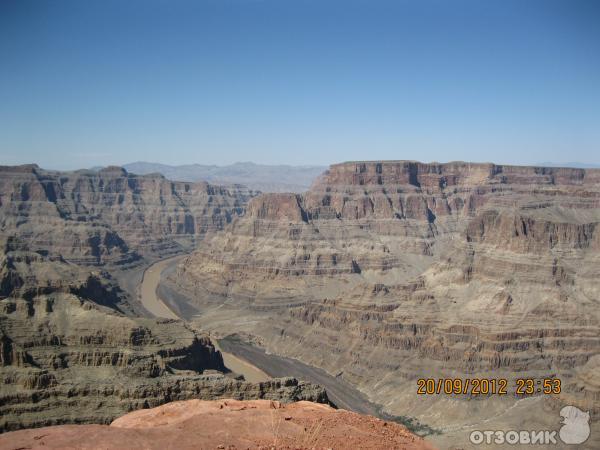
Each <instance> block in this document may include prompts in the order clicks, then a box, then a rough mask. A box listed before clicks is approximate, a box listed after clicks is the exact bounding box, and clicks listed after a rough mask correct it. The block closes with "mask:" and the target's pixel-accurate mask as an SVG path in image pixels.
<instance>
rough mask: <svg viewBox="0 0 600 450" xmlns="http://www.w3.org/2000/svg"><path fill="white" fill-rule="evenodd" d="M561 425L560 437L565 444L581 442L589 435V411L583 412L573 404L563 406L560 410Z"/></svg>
mask: <svg viewBox="0 0 600 450" xmlns="http://www.w3.org/2000/svg"><path fill="white" fill-rule="evenodd" d="M560 415H561V417H563V421H562V423H563V426H562V428H561V429H560V432H559V436H560V439H561V440H562V441H563V442H564V443H565V444H582V443H584V442H585V441H587V438H588V437H590V425H589V423H588V422H589V420H590V413H589V412H583V411H582V410H580V409H579V408H576V407H575V406H565V407H564V408H563V409H561V410H560Z"/></svg>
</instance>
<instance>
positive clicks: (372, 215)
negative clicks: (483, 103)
mask: <svg viewBox="0 0 600 450" xmlns="http://www.w3.org/2000/svg"><path fill="white" fill-rule="evenodd" d="M599 223H600V170H594V169H585V170H584V169H572V168H544V167H518V166H501V165H495V164H473V163H463V162H455V163H447V164H436V163H432V164H424V163H418V162H412V161H384V162H351V163H342V164H336V165H333V166H331V168H330V169H329V171H327V172H326V173H325V174H324V175H323V176H322V177H321V178H320V179H318V180H317V181H316V182H315V183H314V185H313V186H312V188H311V189H310V190H309V191H308V192H306V193H304V194H302V195H298V194H265V195H261V196H259V197H256V198H254V199H252V200H251V201H250V203H249V205H248V213H247V214H246V215H245V216H243V217H240V218H237V219H235V220H234V221H232V223H231V224H230V225H228V226H227V227H226V230H225V232H223V233H219V234H217V235H215V236H211V237H210V238H209V239H207V240H205V241H204V242H202V244H201V245H200V246H199V247H198V249H197V250H196V252H195V253H194V254H193V255H192V256H190V257H189V258H188V259H187V260H186V261H184V262H183V263H182V264H181V265H180V266H179V269H178V272H177V274H176V275H174V276H172V277H171V279H170V284H171V286H172V287H176V288H177V289H179V290H180V292H183V291H185V292H186V293H187V297H188V299H189V303H190V304H191V305H192V306H193V305H196V307H197V308H198V310H202V313H203V316H202V317H200V318H199V324H201V326H204V327H207V329H210V328H211V326H214V327H215V328H218V330H219V332H221V333H234V332H237V333H242V334H244V333H245V334H246V335H248V336H250V337H251V339H253V341H254V342H256V343H259V344H261V345H263V346H264V347H266V348H267V350H269V351H272V352H276V353H280V354H282V355H285V356H291V357H295V358H299V359H300V360H302V361H303V362H305V363H309V364H313V365H317V366H320V367H323V368H324V369H326V370H327V371H328V372H329V373H331V374H338V375H340V376H342V377H343V378H344V379H345V380H347V381H349V382H351V383H352V384H354V385H356V386H358V387H359V388H360V389H361V390H363V391H364V392H365V393H367V394H368V395H369V397H370V398H371V399H372V400H374V401H376V402H378V403H380V404H382V405H384V407H385V409H386V410H387V411H389V412H391V413H395V414H404V415H416V416H417V418H418V419H419V420H420V421H422V422H424V423H427V424H430V425H432V426H434V427H439V428H441V429H446V430H447V432H451V430H452V429H457V428H460V427H463V426H466V425H469V424H471V425H472V424H473V423H476V422H477V421H478V420H485V419H486V417H490V416H492V415H498V416H502V411H506V410H507V409H508V408H510V406H511V405H513V404H516V402H518V400H519V398H518V397H515V396H514V395H510V396H506V397H498V396H495V397H494V396H492V397H490V398H487V397H486V398H485V399H484V398H482V397H474V398H473V400H479V401H475V402H473V401H471V402H469V403H468V404H465V403H461V402H464V399H463V398H458V397H447V396H446V397H444V396H417V395H416V394H415V392H416V380H417V378H422V377H428V376H435V377H436V378H439V377H451V378H462V379H465V378H473V377H474V376H478V377H482V376H487V377H490V378H499V377H506V378H508V379H509V380H511V382H512V381H514V379H515V378H516V377H529V376H532V377H537V378H539V377H555V376H558V377H560V378H561V379H562V380H563V392H562V394H561V395H560V396H558V397H552V396H547V397H543V396H537V395H536V396H534V398H532V399H531V400H532V402H531V404H532V405H533V404H537V405H538V408H540V407H541V406H539V405H543V408H546V410H547V411H549V413H548V414H549V415H548V417H551V418H552V420H553V418H554V416H553V414H554V412H555V411H556V408H558V406H559V405H560V404H564V403H569V404H574V405H577V406H579V407H581V408H582V409H585V410H590V411H591V412H592V415H594V414H598V413H600V389H599V387H600V386H599V385H598V383H597V382H590V380H592V379H593V378H594V376H593V375H592V373H593V371H594V370H595V369H594V367H596V366H597V361H598V358H599V353H600V332H599V330H600V327H599V324H600V309H599V308H598V301H599V300H598V298H599V294H600V286H599V285H598V283H597V281H596V280H598V278H599V277H600V264H599V263H600V251H599V250H600V228H599ZM225 299H227V300H228V301H227V303H226V304H224V300H225ZM217 308H218V309H217ZM241 316H243V317H245V318H247V320H245V321H243V322H241V321H240V320H238V319H237V318H238V317H241ZM211 324H212V325H211ZM511 390H512V392H513V393H514V387H513V385H512V384H511ZM450 405H454V406H452V407H451V406H450ZM465 405H468V406H465ZM448 408H451V411H452V412H449V411H450V410H448ZM441 409H443V410H444V411H445V412H448V413H447V414H441V415H440V410H441ZM431 411H437V414H432V412H431ZM537 416H539V415H537ZM542 416H543V415H542ZM524 419H528V420H530V421H532V420H533V421H535V420H541V419H539V417H536V414H534V413H532V412H531V411H528V412H527V413H523V415H519V414H515V415H513V416H512V417H503V418H501V419H499V420H504V421H505V422H506V423H509V422H511V421H513V422H515V423H516V424H519V423H522V421H523V420H524ZM520 421H521V422H520Z"/></svg>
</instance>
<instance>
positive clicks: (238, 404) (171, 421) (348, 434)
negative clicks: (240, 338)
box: [0, 400, 433, 450]
mask: <svg viewBox="0 0 600 450" xmlns="http://www.w3.org/2000/svg"><path fill="white" fill-rule="evenodd" d="M0 447H1V448H7V449H8V448H15V449H16V448H31V449H36V448H44V449H61V450H66V449H80V448H88V449H104V450H112V449H129V448H144V449H157V450H158V449H163V448H177V449H182V450H183V449H198V448H203V449H209V448H216V449H247V448H252V449H261V448H262V449H271V448H276V449H313V448H323V449H328V448H330V449H348V448H361V449H406V450H409V449H410V450H416V449H423V450H425V449H432V448H433V447H432V446H431V445H430V444H428V443H426V442H425V441H423V439H421V438H419V437H417V436H414V435H413V434H411V433H409V432H408V431H407V430H406V428H404V427H402V426H401V425H398V424H396V423H393V422H384V421H383V420H379V419H376V418H374V417H370V416H360V415H359V414H355V413H352V412H349V411H344V410H336V409H333V408H331V407H330V406H327V405H321V404H317V403H311V402H305V401H302V402H297V403H292V404H289V405H283V404H281V403H279V402H274V401H268V400H254V401H236V400H219V401H201V400H188V401H185V402H173V403H168V404H166V405H163V406H160V407H158V408H153V409H145V410H140V411H135V412H133V413H130V414H127V415H125V416H123V417H120V418H119V419H117V420H115V421H114V422H113V423H112V424H111V425H110V426H102V425H80V426H77V425H64V426H56V427H47V428H40V429H35V430H23V431H15V432H12V433H6V434H3V435H0Z"/></svg>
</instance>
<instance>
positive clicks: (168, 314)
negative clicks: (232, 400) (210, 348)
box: [138, 255, 271, 382]
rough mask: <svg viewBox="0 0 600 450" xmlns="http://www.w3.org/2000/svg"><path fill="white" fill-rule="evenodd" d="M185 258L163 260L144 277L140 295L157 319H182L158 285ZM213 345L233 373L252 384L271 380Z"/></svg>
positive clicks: (149, 269) (145, 305) (258, 370)
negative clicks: (161, 295)
mask: <svg viewBox="0 0 600 450" xmlns="http://www.w3.org/2000/svg"><path fill="white" fill-rule="evenodd" d="M183 258H185V255H183V256H181V255H180V256H175V257H173V258H168V259H163V260H161V261H158V262H156V263H154V264H152V265H151V266H150V267H148V268H147V269H146V271H145V272H144V276H143V278H142V282H141V284H140V286H139V290H138V293H139V295H140V300H141V302H142V305H143V306H144V308H146V309H147V310H148V311H149V312H150V313H152V314H153V315H154V316H156V317H164V318H167V319H180V317H178V316H177V314H175V313H174V312H173V311H172V310H171V309H170V308H169V307H168V306H167V305H166V303H165V302H163V301H162V300H161V298H160V297H159V296H158V293H157V288H158V284H159V283H160V277H161V274H162V272H163V271H164V270H166V269H167V268H169V267H172V266H174V265H176V264H177V263H179V261H181V259H183ZM213 344H215V347H216V348H217V349H218V350H220V351H221V354H222V355H223V362H224V363H225V367H227V368H228V369H229V370H231V371H232V372H236V373H239V374H242V375H244V378H246V380H248V381H252V382H258V381H265V380H268V379H269V378H271V377H269V375H267V374H266V373H265V372H263V371H262V370H260V369H258V368H257V367H254V366H253V365H252V364H250V363H248V362H246V361H244V360H242V359H240V358H237V357H236V356H234V355H232V354H230V353H227V352H223V351H222V350H221V349H220V348H219V345H218V343H217V342H216V341H215V340H214V339H213Z"/></svg>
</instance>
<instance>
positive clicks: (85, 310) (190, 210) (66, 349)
mask: <svg viewBox="0 0 600 450" xmlns="http://www.w3.org/2000/svg"><path fill="white" fill-rule="evenodd" d="M251 195H252V193H250V192H248V191H247V190H245V189H244V188H242V187H231V188H222V187H218V186H212V185H209V184H206V183H182V182H172V181H169V180H166V179H165V178H164V177H162V176H159V175H147V176H135V175H131V174H128V173H127V172H125V171H124V170H123V169H121V168H118V167H111V168H107V169H103V170H101V171H99V172H92V171H76V172H49V171H45V170H42V169H40V168H39V167H37V166H35V165H30V166H19V167H0V387H1V389H0V432H2V431H6V430H16V429H20V428H24V427H39V426H44V425H52V424H62V423H108V422H110V421H111V420H113V419H114V418H115V417H118V416H119V415H121V414H123V413H125V412H128V411H131V410H134V409H138V408H147V407H152V406H157V405H160V404H163V403H165V402H168V401H172V400H185V399H190V398H203V399H214V398H222V397H235V398H239V399H256V398H267V399H273V400H281V401H288V402H289V401H297V400H313V401H321V402H327V396H326V394H325V391H324V390H323V389H322V388H321V387H319V386H315V385H312V384H310V383H304V382H301V381H298V380H296V379H294V378H282V379H274V380H269V381H266V382H263V383H248V382H245V381H243V380H241V379H236V378H234V376H233V375H231V376H226V375H224V374H223V373H221V372H222V371H224V370H225V367H224V365H223V361H222V357H221V354H220V352H218V351H216V350H215V349H214V347H213V345H212V343H211V342H210V339H209V338H208V337H207V335H206V334H204V333H202V332H201V331H199V330H197V329H195V328H193V327H190V326H189V325H188V324H186V323H184V322H182V321H178V320H164V319H150V318H140V317H132V313H133V312H135V311H140V310H141V307H140V305H139V304H137V303H136V302H137V298H135V296H134V295H127V292H125V290H124V289H123V286H122V285H121V284H120V282H121V281H123V280H124V281H125V282H128V281H129V280H130V279H132V282H131V283H130V284H131V285H132V286H133V287H134V288H135V284H136V283H135V279H134V278H135V277H134V274H135V273H137V274H138V275H141V271H142V270H143V268H144V266H145V265H147V264H148V261H149V260H152V259H154V258H156V257H158V256H164V255H168V254H171V253H174V252H181V251H182V250H184V249H189V248H190V247H191V246H192V245H193V244H194V242H195V240H196V239H199V238H201V237H202V236H204V235H205V234H206V233H208V232H210V231H214V230H216V229H220V228H222V226H223V225H224V224H225V223H227V222H228V221H230V220H231V217H232V216H234V215H236V214H239V213H241V212H242V211H243V210H244V207H245V205H246V201H247V199H248V198H249V197H250V196H251ZM136 266H137V267H136ZM131 293H132V292H131V290H130V292H129V294H131ZM123 313H129V314H130V315H129V316H126V315H125V314H123Z"/></svg>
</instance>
